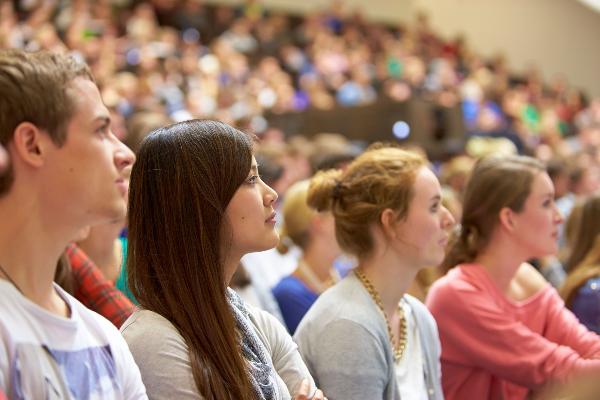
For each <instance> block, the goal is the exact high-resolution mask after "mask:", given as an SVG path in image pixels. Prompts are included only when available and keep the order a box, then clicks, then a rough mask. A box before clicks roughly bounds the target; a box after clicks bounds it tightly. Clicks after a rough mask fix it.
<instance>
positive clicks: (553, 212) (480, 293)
mask: <svg viewBox="0 0 600 400" xmlns="http://www.w3.org/2000/svg"><path fill="white" fill-rule="evenodd" d="M561 223H562V217H561V215H560V213H559V212H558V210H557V208H556V206H555V204H554V188H553V185H552V181H551V180H550V178H549V176H548V174H547V173H546V171H545V168H544V165H543V164H542V163H541V162H539V161H537V160H535V159H533V158H529V157H522V156H509V157H489V158H484V159H482V160H480V161H478V163H477V164H476V165H475V168H474V170H473V172H472V174H471V177H470V180H469V183H468V184H467V187H466V190H465V194H464V204H463V214H462V219H461V227H460V229H459V230H457V232H456V234H455V235H454V237H453V238H452V240H451V244H450V246H449V250H448V254H447V256H446V259H445V260H444V263H443V264H442V268H444V269H445V270H449V271H448V272H447V274H446V275H445V276H444V277H443V278H441V279H440V280H438V281H437V282H436V283H434V284H433V286H432V288H431V289H430V291H429V294H428V297H427V306H428V307H429V309H430V311H431V313H432V314H433V316H434V317H435V318H436V321H437V323H438V327H439V332H440V339H441V342H442V382H443V386H444V395H445V396H446V399H450V400H452V399H466V398H477V399H501V398H502V399H508V400H511V399H525V398H528V396H529V395H530V394H531V392H532V391H535V390H538V389H541V388H542V387H543V386H545V385H546V384H552V383H556V382H558V383H561V382H565V381H567V380H568V379H569V378H570V377H571V376H573V375H574V373H576V372H586V371H595V372H597V371H600V360H599V359H598V358H599V357H600V337H598V336H597V335H595V334H594V333H592V332H589V331H588V330H587V329H586V328H585V327H584V326H583V325H581V324H580V323H579V322H578V321H577V319H576V318H575V317H574V316H573V314H572V313H571V312H569V311H568V310H567V309H566V308H565V307H564V303H563V302H562V300H561V299H560V297H559V296H558V294H557V293H556V291H555V290H554V288H552V287H551V286H550V285H549V284H548V283H547V282H546V281H545V280H544V278H543V277H542V276H541V275H540V274H539V273H538V272H537V271H536V270H535V269H534V268H533V267H532V266H531V265H529V264H527V263H526V261H527V260H529V259H532V258H539V257H543V256H546V255H549V254H554V253H555V252H556V251H557V238H558V226H559V224H561Z"/></svg>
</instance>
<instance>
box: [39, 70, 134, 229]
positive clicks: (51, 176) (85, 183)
mask: <svg viewBox="0 0 600 400" xmlns="http://www.w3.org/2000/svg"><path fill="white" fill-rule="evenodd" d="M67 90H68V91H69V95H70V96H72V98H73V99H74V101H75V111H74V114H73V116H72V118H71V120H70V121H69V123H68V124H67V128H66V129H67V135H66V140H65V142H64V144H63V145H62V146H60V147H58V146H56V145H54V144H53V143H48V146H47V155H46V159H45V164H44V168H42V169H40V174H41V177H40V183H41V185H42V193H43V196H44V202H45V203H46V204H47V205H48V206H49V207H51V208H49V209H51V210H55V211H56V215H57V216H58V217H59V218H61V219H63V220H65V221H66V222H68V223H70V224H72V225H73V226H78V227H79V228H81V227H83V226H86V225H94V224H98V223H104V222H110V221H113V220H118V219H122V218H124V216H125V212H126V197H127V190H128V186H129V185H128V182H129V174H130V172H131V166H132V164H133V162H134V160H135V156H134V154H133V152H132V151H131V150H130V149H129V148H128V147H126V146H125V145H124V144H123V143H121V142H120V141H119V140H118V139H117V138H116V137H115V135H114V134H113V133H112V131H111V129H110V116H109V112H108V110H107V109H106V107H105V106H104V103H103V102H102V99H101V97H100V92H99V91H98V88H97V87H96V85H95V84H94V83H93V82H91V81H89V80H86V79H83V78H76V79H75V80H73V82H71V84H70V85H69V87H68V89H67ZM79 228H78V229H79Z"/></svg>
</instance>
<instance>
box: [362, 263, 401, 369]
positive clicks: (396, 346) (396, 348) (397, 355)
mask: <svg viewBox="0 0 600 400" xmlns="http://www.w3.org/2000/svg"><path fill="white" fill-rule="evenodd" d="M354 274H355V275H356V277H357V278H358V279H359V280H360V282H361V283H362V284H363V286H364V287H365V289H367V292H369V296H371V299H373V302H375V304H376V305H377V307H379V311H381V313H382V314H383V318H384V319H385V324H386V325H387V330H388V335H389V336H390V344H391V345H392V350H393V352H394V360H395V361H398V360H400V359H401V358H402V355H403V354H404V349H405V348H406V338H407V336H408V334H407V332H406V331H407V328H406V317H405V316H404V310H402V306H401V305H400V303H398V313H399V314H400V337H399V338H398V341H395V336H394V332H393V331H392V325H391V324H390V320H389V319H388V317H387V315H385V311H384V308H383V302H382V301H381V297H380V296H379V293H378V292H377V290H376V289H375V286H373V284H372V283H371V281H370V280H369V279H367V277H366V275H365V274H364V272H363V271H361V270H360V269H358V268H356V269H355V270H354Z"/></svg>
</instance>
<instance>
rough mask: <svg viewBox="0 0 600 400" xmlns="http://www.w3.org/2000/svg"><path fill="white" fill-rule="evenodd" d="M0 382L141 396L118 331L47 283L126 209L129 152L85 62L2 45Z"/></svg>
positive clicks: (33, 395)
mask: <svg viewBox="0 0 600 400" xmlns="http://www.w3.org/2000/svg"><path fill="white" fill-rule="evenodd" d="M0 93H2V95H1V96H0V144H1V145H2V146H4V148H5V149H6V152H7V153H8V165H7V166H6V167H5V168H4V170H1V169H0V171H1V172H0V221H2V222H1V223H0V390H1V391H4V392H5V393H6V394H7V396H8V397H9V398H12V399H48V398H59V399H80V398H94V399H98V398H111V399H146V398H147V396H146V392H145V388H144V385H143V383H142V381H141V378H140V374H139V370H138V368H137V366H136V365H135V362H134V361H133V358H132V356H131V353H130V352H129V349H128V348H127V345H126V343H125V341H124V340H123V339H122V337H121V335H120V334H119V332H118V331H117V330H116V328H115V327H114V326H112V325H111V323H110V322H108V321H107V320H106V319H104V318H103V317H101V316H99V315H98V314H96V313H94V312H92V311H90V310H88V309H87V308H85V307H84V306H83V305H81V303H79V302H78V301H77V300H75V299H74V298H73V297H72V296H70V295H68V294H67V293H66V292H65V291H63V290H62V289H61V288H60V287H58V286H57V285H56V284H54V283H53V278H54V274H55V270H56V264H57V260H58V258H59V256H60V255H61V253H63V251H64V250H65V247H66V246H67V244H68V243H69V242H70V241H71V240H73V239H74V238H75V237H76V236H77V234H78V232H79V231H80V230H81V229H82V228H84V227H86V226H90V225H94V224H98V223H103V222H108V221H111V220H116V219H119V218H123V216H124V215H125V212H126V206H125V201H124V196H123V194H124V191H125V190H126V189H127V187H126V183H125V180H124V178H123V170H124V169H125V168H126V167H127V166H129V165H131V164H132V163H133V161H134V155H133V153H132V152H131V151H130V150H129V149H128V148H127V147H125V146H124V145H123V144H122V143H121V142H120V141H119V140H118V139H117V138H116V137H115V136H114V135H113V133H112V131H111V129H110V117H109V112H108V110H107V109H106V107H105V106H104V104H103V102H102V100H101V98H100V93H99V91H98V88H97V86H96V84H95V83H94V79H93V77H92V75H91V73H90V71H89V69H88V67H87V66H85V65H83V64H81V63H77V62H76V61H75V60H74V59H72V58H71V57H68V56H65V55H58V54H52V53H46V52H40V53H26V52H23V51H20V50H0Z"/></svg>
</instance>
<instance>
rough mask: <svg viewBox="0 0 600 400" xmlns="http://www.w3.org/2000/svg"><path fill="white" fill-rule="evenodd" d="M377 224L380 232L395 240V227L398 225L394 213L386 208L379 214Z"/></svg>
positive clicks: (396, 216)
mask: <svg viewBox="0 0 600 400" xmlns="http://www.w3.org/2000/svg"><path fill="white" fill-rule="evenodd" d="M379 222H380V224H381V230H382V231H383V233H384V234H385V236H386V237H387V238H389V239H396V237H397V231H396V226H397V224H398V215H397V213H396V211H394V210H392V209H391V208H386V209H385V210H383V212H382V213H381V216H380V217H379Z"/></svg>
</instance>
